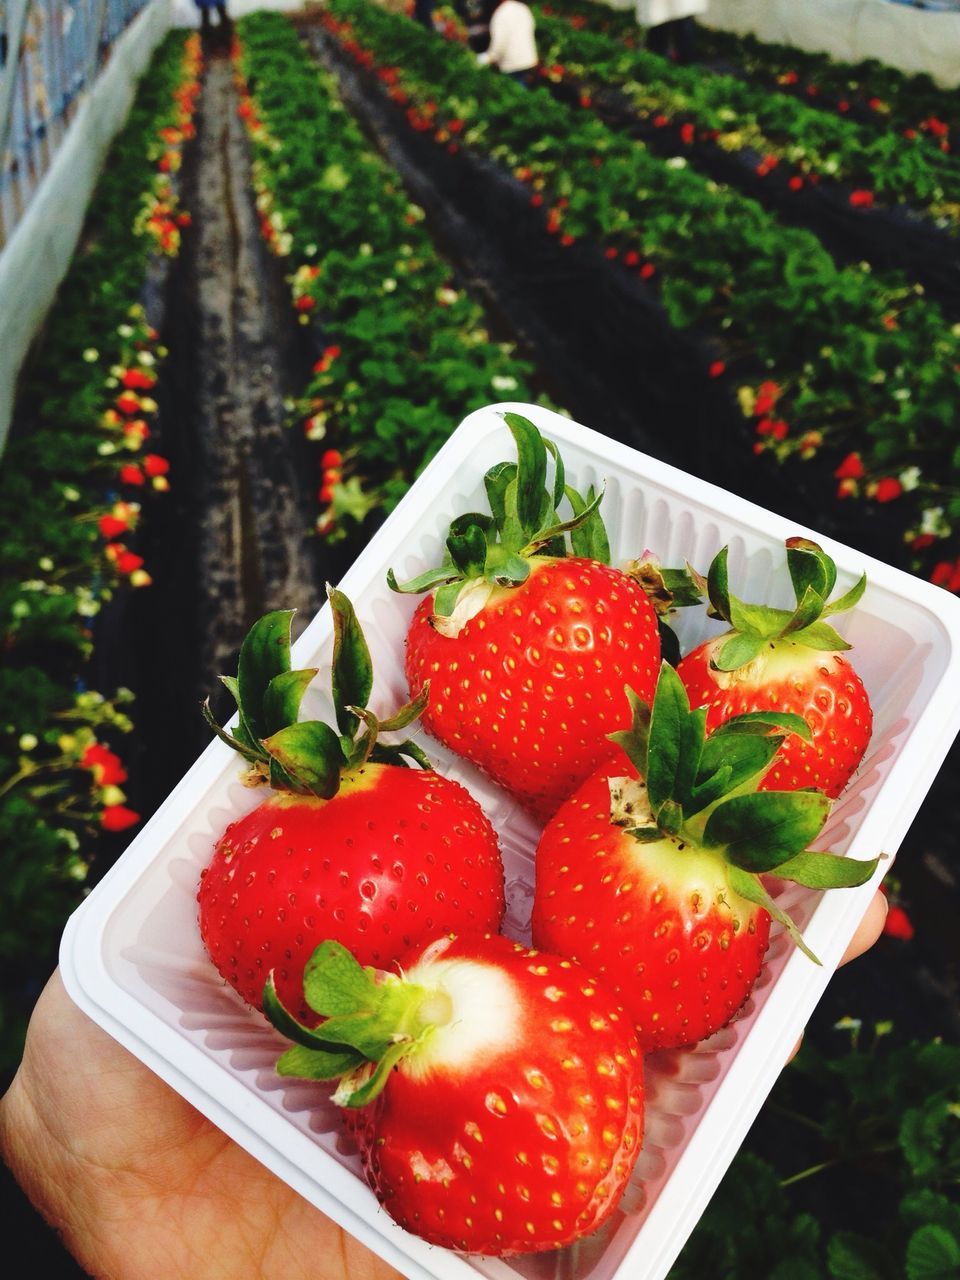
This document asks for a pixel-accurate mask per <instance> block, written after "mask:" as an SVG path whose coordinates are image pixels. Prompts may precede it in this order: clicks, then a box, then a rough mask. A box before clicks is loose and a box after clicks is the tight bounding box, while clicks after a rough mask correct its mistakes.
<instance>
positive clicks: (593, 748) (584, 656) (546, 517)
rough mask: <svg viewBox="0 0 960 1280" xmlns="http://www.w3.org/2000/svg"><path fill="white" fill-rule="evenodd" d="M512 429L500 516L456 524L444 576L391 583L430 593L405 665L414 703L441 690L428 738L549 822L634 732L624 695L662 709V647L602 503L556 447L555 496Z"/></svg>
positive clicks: (495, 485) (533, 434)
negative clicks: (615, 556) (658, 688)
mask: <svg viewBox="0 0 960 1280" xmlns="http://www.w3.org/2000/svg"><path fill="white" fill-rule="evenodd" d="M504 417H505V421H506V424H507V426H508V427H509V428H510V431H511V433H512V435H513V438H514V440H515V442H516V445H517V462H516V463H506V462H504V463H500V464H498V465H497V466H495V467H493V468H491V470H490V471H488V472H487V475H486V477H485V486H486V492H487V498H488V501H489V504H490V513H491V514H489V515H486V514H481V513H469V514H464V515H462V516H458V517H457V518H456V519H455V520H454V521H453V523H452V524H451V527H450V533H449V536H448V537H447V540H446V552H445V555H444V559H443V563H442V564H441V565H440V566H439V567H437V568H434V569H428V570H427V571H426V572H424V573H423V574H420V575H418V576H417V577H416V578H414V579H413V580H412V581H410V582H408V583H405V584H404V585H403V586H400V585H399V584H398V583H397V581H396V579H395V578H394V577H393V576H392V575H391V577H390V580H389V581H390V586H391V587H392V588H393V589H394V590H397V591H405V592H414V593H421V592H424V591H427V592H429V593H430V594H429V595H428V596H427V597H426V598H425V599H424V600H423V601H422V602H421V603H420V605H419V606H418V608H417V610H416V612H415V614H414V616H413V620H412V622H411V625H410V629H409V632H408V635H407V650H406V663H405V666H406V673H407V680H408V682H409V685H410V690H411V693H412V694H413V695H414V696H419V695H420V694H421V693H422V691H423V690H424V688H425V687H426V686H427V685H428V684H429V685H430V688H431V695H430V699H429V701H428V703H427V706H426V709H425V711H424V716H423V723H424V726H425V727H426V728H427V729H428V730H429V731H430V732H431V733H432V734H433V735H434V737H436V738H438V739H439V740H440V741H441V742H444V743H445V744H446V745H447V746H448V747H450V748H451V749H452V750H453V751H456V752H457V753H458V754H459V755H462V756H465V757H466V758H467V759H468V760H471V761H472V762H473V763H474V764H476V765H478V766H479V767H480V768H481V769H483V770H485V771H486V772H487V773H488V774H489V775H490V776H491V777H492V778H494V779H495V780H496V781H497V782H499V783H500V785H501V786H503V787H505V788H506V789H507V790H508V791H509V792H511V793H512V794H513V795H515V796H517V797H518V798H519V799H520V800H521V801H522V802H523V803H524V804H525V805H526V806H527V807H528V808H529V809H530V810H531V812H533V813H534V814H535V815H536V816H537V817H540V818H546V817H548V816H549V815H550V814H551V813H552V812H553V811H554V810H555V809H556V807H557V805H558V804H560V802H561V800H563V799H565V797H566V796H568V795H569V794H570V792H571V791H572V790H573V789H574V788H575V787H576V786H577V785H578V784H579V783H580V782H581V781H582V780H583V779H584V778H585V777H586V776H587V775H588V774H589V773H590V772H591V770H592V769H593V768H594V767H595V765H596V764H597V763H598V762H599V760H600V759H601V758H602V757H603V756H604V755H605V754H606V753H607V751H608V744H607V742H606V739H605V734H607V733H609V732H611V731H612V730H614V729H616V728H618V727H620V725H621V721H623V722H624V723H625V720H624V717H623V716H620V715H618V713H617V699H616V694H617V693H619V691H620V689H621V688H622V686H623V683H624V681H630V682H632V683H634V684H635V685H636V687H637V688H638V690H639V691H640V694H641V696H647V697H649V696H652V690H653V687H654V684H655V681H656V671H657V668H658V665H659V661H660V639H659V632H658V622H657V617H656V614H655V612H654V609H653V607H652V606H651V605H650V603H649V601H648V599H647V597H646V594H645V593H644V591H643V589H642V588H641V587H640V586H639V585H638V584H637V583H636V582H635V581H634V580H633V579H632V578H631V577H630V576H629V575H627V574H625V573H622V572H621V571H620V570H619V569H613V568H611V567H610V566H609V563H608V562H609V556H610V553H609V548H608V545H607V538H606V531H605V530H604V528H603V524H602V521H601V520H600V517H599V514H598V511H597V508H598V505H599V502H600V495H598V494H594V493H593V492H592V491H591V492H588V493H587V494H581V493H578V492H577V491H576V490H575V489H573V488H572V487H571V486H569V485H568V484H567V483H566V479H565V472H564V467H563V461H562V459H561V457H560V455H559V452H558V450H557V449H556V447H555V446H552V445H551V446H550V450H549V452H550V454H552V455H553V459H554V475H553V481H552V483H551V484H549V485H548V484H547V463H548V447H547V443H546V442H545V441H544V439H543V437H542V436H541V435H540V433H539V432H538V431H537V429H536V428H535V427H534V426H533V424H532V423H531V422H529V421H528V420H527V419H526V418H524V417H522V416H521V415H520V414H516V413H507V414H505V415H504ZM564 500H566V501H567V502H568V503H569V504H570V509H571V514H570V515H569V516H568V517H567V518H566V519H564V518H562V517H561V516H560V515H559V514H558V508H559V507H560V506H561V505H562V504H563V502H564ZM567 534H569V540H570V547H569V551H568V547H567V541H566V535H567ZM625 714H626V713H625V710H624V715H625Z"/></svg>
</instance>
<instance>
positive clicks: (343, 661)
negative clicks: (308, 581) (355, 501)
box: [284, 587, 373, 794]
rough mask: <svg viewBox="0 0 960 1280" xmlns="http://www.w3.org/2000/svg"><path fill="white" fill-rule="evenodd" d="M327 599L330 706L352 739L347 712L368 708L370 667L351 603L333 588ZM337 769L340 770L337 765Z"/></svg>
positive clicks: (350, 716) (353, 725)
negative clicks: (330, 648) (330, 645)
mask: <svg viewBox="0 0 960 1280" xmlns="http://www.w3.org/2000/svg"><path fill="white" fill-rule="evenodd" d="M327 596H328V599H329V601H330V608H331V609H332V610H333V670H332V673H331V685H332V689H333V705H334V710H335V711H336V714H337V724H338V725H339V727H340V732H341V733H343V734H345V735H346V736H347V737H351V738H352V737H353V735H354V733H356V730H357V724H358V720H357V717H356V716H355V715H354V714H353V712H351V711H348V710H347V708H348V707H351V706H353V707H365V706H366V705H367V702H368V701H369V699H370V692H371V690H372V689H373V664H372V663H371V661H370V650H369V649H368V648H367V642H366V639H365V638H364V634H363V630H362V628H361V626H360V623H359V621H358V620H357V615H356V613H355V611H354V608H353V605H352V604H351V602H350V601H349V600H348V599H347V597H346V596H345V595H344V594H343V592H342V591H338V590H337V589H336V588H335V587H331V588H330V589H329V590H328V591H327ZM284 767H285V768H286V767H287V766H286V765H284ZM337 767H338V769H339V765H338V766H337ZM324 771H325V772H326V768H325V769H324ZM335 790H336V788H334V791H335ZM331 794H333V793H332V792H331Z"/></svg>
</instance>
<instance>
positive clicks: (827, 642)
mask: <svg viewBox="0 0 960 1280" xmlns="http://www.w3.org/2000/svg"><path fill="white" fill-rule="evenodd" d="M791 639H792V640H795V641H797V642H798V643H799V644H805V645H806V646H807V648H808V649H817V650H818V651H820V652H823V653H833V652H835V651H836V650H842V649H849V648H850V647H851V646H850V645H849V644H848V643H847V642H846V640H844V638H843V636H842V635H840V633H839V632H838V631H834V629H833V627H831V626H830V624H829V622H823V621H822V620H821V621H820V622H814V623H813V624H812V625H811V626H809V627H804V628H803V630H802V631H795V632H794V634H793V635H792V636H791Z"/></svg>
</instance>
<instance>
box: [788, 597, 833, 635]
mask: <svg viewBox="0 0 960 1280" xmlns="http://www.w3.org/2000/svg"><path fill="white" fill-rule="evenodd" d="M823 604H824V601H823V597H822V596H819V595H817V593H816V591H814V589H813V587H807V589H806V591H804V593H803V596H802V597H801V599H800V600H799V601H798V603H797V607H796V610H795V611H794V613H793V614H792V615H791V617H790V619H789V621H788V622H787V623H786V624H785V626H784V627H783V630H782V631H781V632H780V635H781V636H789V635H791V634H793V633H794V632H796V631H802V630H803V628H804V627H809V626H810V625H811V624H812V623H814V622H816V621H817V619H818V618H819V617H820V615H821V614H822V613H823Z"/></svg>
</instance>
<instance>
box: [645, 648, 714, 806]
mask: <svg viewBox="0 0 960 1280" xmlns="http://www.w3.org/2000/svg"><path fill="white" fill-rule="evenodd" d="M689 719H690V702H689V699H688V698H687V692H686V689H684V687H683V682H682V681H681V679H680V677H679V676H678V675H677V673H676V671H675V670H674V669H673V667H671V666H670V665H669V663H662V664H661V667H660V675H659V677H658V679H657V690H656V693H655V694H654V699H653V708H652V711H651V714H650V738H649V743H648V747H647V768H646V774H645V779H646V783H647V790H648V791H649V793H650V806H651V808H652V809H653V811H654V813H657V812H658V811H659V809H660V807H661V806H662V805H663V804H664V802H665V801H667V800H669V799H671V797H672V796H673V795H674V794H675V787H676V782H677V775H678V771H679V770H680V769H681V767H682V764H681V757H682V755H683V752H684V748H685V746H686V745H687V742H688V730H687V722H688V721H689ZM696 755H697V760H699V757H700V750H699V747H697V748H696ZM695 769H696V765H694V771H695ZM694 776H695V772H694Z"/></svg>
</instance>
